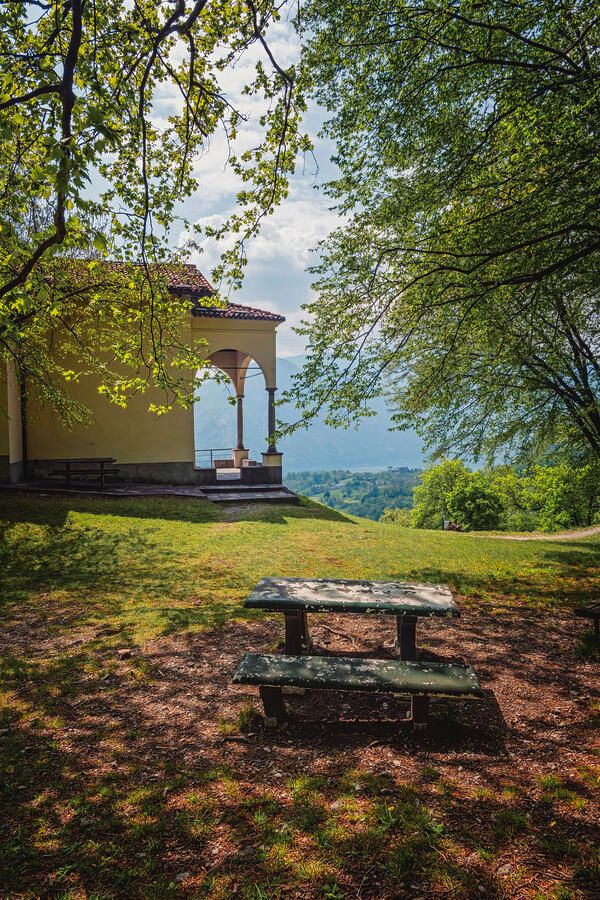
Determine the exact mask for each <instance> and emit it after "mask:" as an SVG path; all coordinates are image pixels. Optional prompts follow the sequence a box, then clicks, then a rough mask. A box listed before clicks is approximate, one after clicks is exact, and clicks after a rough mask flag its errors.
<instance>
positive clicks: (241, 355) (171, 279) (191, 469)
mask: <svg viewBox="0 0 600 900" xmlns="http://www.w3.org/2000/svg"><path fill="white" fill-rule="evenodd" d="M165 271H166V279H167V284H168V289H169V291H170V292H171V293H172V294H173V295H175V296H178V297H181V298H182V299H186V300H190V301H191V302H192V308H191V314H190V319H189V334H188V335H187V337H188V338H189V342H190V343H192V342H193V341H194V340H196V339H197V338H203V339H204V340H205V341H206V344H207V351H206V353H207V360H208V361H209V362H210V364H211V365H212V366H213V367H215V368H218V369H220V370H221V371H223V372H224V373H225V374H226V375H227V376H228V377H229V378H230V379H231V382H232V384H233V388H234V391H235V396H236V405H237V410H236V413H237V415H236V419H237V441H236V446H235V447H232V448H231V453H230V455H227V456H225V457H223V458H221V459H212V458H211V460H210V462H211V464H210V465H209V466H208V467H207V468H199V467H197V466H196V464H195V446H194V410H193V407H192V406H190V407H188V408H183V407H177V408H174V409H172V410H171V411H170V412H169V413H167V414H166V415H164V416H160V417H157V416H155V415H152V414H150V413H149V412H148V405H149V402H151V401H152V397H151V396H150V392H148V393H146V394H144V395H142V396H134V397H133V398H132V399H131V400H130V401H129V403H128V405H127V408H125V409H123V408H121V407H118V406H115V405H114V404H111V403H109V402H108V401H107V400H106V399H104V398H103V397H102V396H100V395H99V393H98V390H97V388H98V383H97V380H96V379H95V378H94V377H93V376H91V375H90V376H87V377H82V378H81V379H80V380H79V382H78V383H76V384H74V385H73V388H72V391H71V393H72V396H73V399H75V400H77V401H79V402H80V403H82V404H83V405H85V406H86V407H87V408H88V409H89V410H90V411H91V421H90V424H88V425H85V426H84V425H77V426H74V427H72V428H67V427H65V426H64V425H63V424H62V423H61V421H60V419H59V417H58V416H57V414H56V412H55V411H54V410H53V409H51V408H47V407H46V408H40V407H39V405H36V404H35V401H31V400H30V399H28V403H27V408H26V410H25V405H24V404H22V402H21V391H20V385H19V381H18V378H17V377H16V374H15V371H14V369H13V367H12V366H11V365H4V364H3V363H1V362H0V482H4V483H7V482H9V483H15V482H20V481H23V480H26V479H33V480H38V479H41V478H44V477H46V476H48V475H49V474H50V473H52V472H53V471H55V470H56V466H57V463H61V464H63V465H64V462H65V460H82V459H86V460H94V459H100V458H111V459H114V460H115V466H116V468H117V469H118V480H119V481H124V482H135V483H141V484H144V483H146V484H147V483H155V484H179V485H200V486H202V485H214V484H216V483H217V479H218V478H219V477H220V475H223V474H225V472H224V470H229V471H228V472H227V474H228V475H229V476H230V477H232V478H234V479H236V480H237V481H238V482H239V483H240V484H242V485H253V484H265V485H277V484H281V483H282V455H281V453H279V452H278V451H277V448H276V446H275V442H274V434H275V429H276V422H275V393H276V390H277V362H276V359H277V353H276V340H277V328H278V326H279V325H281V323H282V322H284V321H285V320H284V318H283V316H280V315H277V314H276V313H272V312H268V311H266V310H261V309H255V308H253V307H249V306H243V305H240V304H237V303H227V305H226V306H224V307H217V306H206V305H204V306H203V300H204V302H205V303H206V298H207V297H209V296H210V295H211V294H212V293H213V288H212V287H211V285H210V284H209V282H208V281H207V280H206V278H205V277H204V275H203V274H202V273H201V272H200V270H199V269H198V268H197V267H196V266H194V265H191V264H178V265H176V266H169V267H166V270H165ZM186 327H187V326H186ZM252 362H253V363H254V364H255V365H256V366H258V368H260V370H261V371H262V374H263V376H264V381H265V388H266V396H265V404H266V406H267V409H268V433H269V437H268V438H267V439H266V446H265V450H264V452H263V453H262V455H261V458H260V459H259V460H250V459H249V458H248V455H249V454H248V450H247V449H246V448H245V446H244V383H245V378H246V373H247V371H248V368H249V366H250V364H251V363H252Z"/></svg>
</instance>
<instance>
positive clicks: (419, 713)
mask: <svg viewBox="0 0 600 900" xmlns="http://www.w3.org/2000/svg"><path fill="white" fill-rule="evenodd" d="M410 707H411V719H412V723H413V725H425V724H426V723H427V719H428V718H429V697H427V696H423V695H419V694H417V695H416V696H413V697H411V699H410Z"/></svg>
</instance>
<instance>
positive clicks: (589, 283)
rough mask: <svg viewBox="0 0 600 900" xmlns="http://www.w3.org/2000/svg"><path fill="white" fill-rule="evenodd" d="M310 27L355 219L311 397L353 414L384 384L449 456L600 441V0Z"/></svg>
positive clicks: (598, 451) (329, 268) (332, 275)
mask: <svg viewBox="0 0 600 900" xmlns="http://www.w3.org/2000/svg"><path fill="white" fill-rule="evenodd" d="M303 21H304V38H305V52H304V58H303V66H304V68H305V70H307V71H308V72H309V73H310V78H311V79H312V84H313V85H314V93H315V96H316V97H317V99H318V100H319V101H320V102H321V103H322V104H323V105H324V106H325V107H326V108H327V110H328V111H329V113H330V118H329V120H328V122H327V123H326V125H325V134H326V136H328V137H329V138H330V139H332V140H333V141H334V142H335V145H336V162H337V164H338V166H339V169H340V176H339V177H338V178H337V179H336V180H335V181H333V182H331V183H330V184H329V185H328V187H327V190H328V193H329V194H330V195H331V196H332V197H333V198H334V200H335V201H336V202H337V203H338V205H339V208H340V210H341V211H342V212H344V213H346V216H347V219H346V223H345V224H344V225H343V226H342V227H341V228H340V229H339V230H338V231H337V232H335V233H334V234H332V235H331V236H330V237H329V238H328V239H327V240H326V241H325V242H324V243H323V245H322V247H321V262H320V264H319V265H318V266H316V267H315V268H314V270H313V271H314V273H315V275H316V277H317V280H316V284H315V288H316V291H317V298H316V300H315V302H314V303H310V304H309V305H308V306H307V307H306V310H307V312H308V313H309V316H310V324H307V325H306V326H305V329H304V331H303V333H304V334H306V336H307V337H308V339H309V345H310V347H309V349H310V353H309V363H308V366H307V368H306V369H305V372H304V374H303V376H302V377H301V378H300V379H298V380H297V382H296V387H295V390H294V399H296V401H297V402H298V403H299V404H300V406H301V408H302V409H303V410H304V411H305V412H306V414H307V415H311V414H312V411H316V410H318V409H320V408H321V407H322V406H323V404H326V405H329V406H330V408H331V414H330V419H331V420H332V421H338V422H341V421H344V420H348V419H349V418H355V417H356V416H358V415H361V414H362V413H363V410H364V403H365V401H367V402H368V400H369V398H370V397H372V396H374V395H375V394H376V393H380V392H381V391H382V390H384V391H385V392H386V393H387V394H388V397H389V399H390V403H391V405H392V408H393V409H394V410H395V413H396V419H395V420H396V423H397V425H398V427H413V426H415V425H416V426H417V427H418V428H419V429H420V431H421V433H422V434H423V435H424V437H425V439H426V440H427V442H428V446H429V447H431V448H432V449H433V450H435V451H436V452H437V453H439V454H442V455H443V454H448V453H454V452H463V453H465V454H469V455H472V456H481V455H483V456H490V457H492V456H493V455H494V454H496V453H503V454H504V453H509V454H512V455H514V456H515V457H519V456H520V457H522V458H532V457H534V456H535V455H536V454H539V453H542V452H544V451H545V450H547V449H548V448H549V447H551V446H556V445H559V446H562V447H563V449H565V451H566V450H569V452H571V451H573V450H574V449H576V450H577V452H581V453H586V452H587V453H592V454H594V455H600V400H599V394H600V364H599V362H598V360H599V355H600V313H599V309H600V304H599V301H598V295H599V286H600V284H599V276H600V237H599V236H600V213H599V211H598V206H597V204H596V202H595V200H594V199H593V198H595V197H596V195H597V194H598V193H599V192H600V170H599V167H598V154H597V146H598V137H599V134H598V122H599V121H600V117H599V116H598V111H599V110H600V70H599V69H598V66H597V59H598V53H597V48H598V44H599V43H600V21H599V20H598V19H597V17H595V9H594V6H593V4H580V3H575V2H572V3H566V4H564V3H561V4H555V3H552V2H550V0H531V2H528V3H526V4H512V5H509V6H507V4H506V3H501V2H499V0H498V2H493V3H491V4H487V5H486V7H485V10H484V9H483V7H482V5H481V4H474V3H471V2H468V0H459V2H456V3H450V4H449V3H447V2H445V0H434V2H429V0H428V2H427V3H425V2H423V3H421V2H418V3H416V4H415V3H410V4H409V3H404V2H401V0H393V2H388V3H386V4H384V5H383V6H382V5H381V4H379V5H377V6H374V7H369V9H363V8H361V9H360V10H358V9H357V7H356V5H355V4H352V3H349V2H342V3H339V2H333V0H325V2H319V3H316V2H315V3H312V4H309V6H308V9H306V8H305V10H304V19H303ZM341 35H342V36H343V38H340V36H341ZM307 77H308V76H307Z"/></svg>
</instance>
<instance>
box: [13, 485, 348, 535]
mask: <svg viewBox="0 0 600 900" xmlns="http://www.w3.org/2000/svg"><path fill="white" fill-rule="evenodd" d="M70 512H76V513H90V514H92V515H99V516H102V515H107V516H120V517H124V518H130V519H147V520H156V519H158V520H162V521H166V522H187V523H190V524H194V523H197V524H206V523H210V522H218V521H222V520H225V521H250V522H257V521H259V522H269V523H271V524H275V525H285V524H287V520H289V519H320V520H324V521H330V522H340V523H344V524H346V525H354V524H355V523H354V522H353V521H352V519H349V518H348V517H347V516H345V515H344V514H343V513H340V512H338V511H337V510H335V509H331V508H330V507H329V506H323V505H322V504H320V503H316V502H315V501H314V500H309V499H308V498H306V497H301V498H300V502H299V503H297V504H285V503H250V502H248V503H244V502H243V501H240V503H239V504H237V503H236V504H231V505H229V504H222V505H220V504H216V503H213V502H211V501H210V500H202V499H200V498H186V497H169V496H154V497H118V496H115V497H81V496H64V495H44V494H43V493H41V494H31V493H23V494H19V493H13V492H12V491H11V492H6V493H2V492H1V491H0V521H3V522H5V523H9V524H14V523H17V522H23V523H26V522H29V523H33V524H37V525H50V526H55V527H57V526H61V525H65V524H67V521H68V516H69V513H70Z"/></svg>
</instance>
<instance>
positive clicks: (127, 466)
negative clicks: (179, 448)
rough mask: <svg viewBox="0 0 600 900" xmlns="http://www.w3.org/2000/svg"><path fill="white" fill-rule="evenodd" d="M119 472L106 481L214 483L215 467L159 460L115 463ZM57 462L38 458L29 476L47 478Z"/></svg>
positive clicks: (0, 467) (31, 466)
mask: <svg viewBox="0 0 600 900" xmlns="http://www.w3.org/2000/svg"><path fill="white" fill-rule="evenodd" d="M114 467H115V469H118V470H119V474H118V475H115V476H114V477H113V478H110V477H108V478H107V479H106V483H107V484H108V485H110V484H111V483H112V482H113V481H123V482H126V483H134V484H199V485H202V484H214V483H216V472H215V470H214V469H196V468H194V464H193V463H191V462H189V463H188V462H157V463H120V462H116V463H115V466H114ZM55 468H56V464H55V463H54V461H53V460H51V459H36V460H34V461H32V462H31V463H30V464H29V466H28V469H29V471H28V477H30V478H34V479H35V478H45V477H47V476H48V475H49V474H50V473H51V472H52V471H53V470H54V469H55ZM0 480H2V462H1V457H0Z"/></svg>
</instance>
